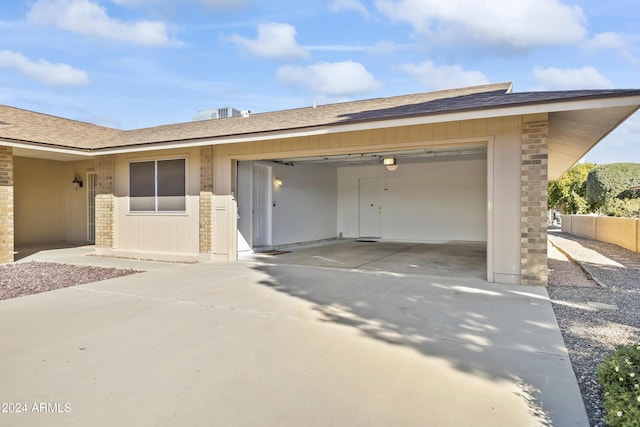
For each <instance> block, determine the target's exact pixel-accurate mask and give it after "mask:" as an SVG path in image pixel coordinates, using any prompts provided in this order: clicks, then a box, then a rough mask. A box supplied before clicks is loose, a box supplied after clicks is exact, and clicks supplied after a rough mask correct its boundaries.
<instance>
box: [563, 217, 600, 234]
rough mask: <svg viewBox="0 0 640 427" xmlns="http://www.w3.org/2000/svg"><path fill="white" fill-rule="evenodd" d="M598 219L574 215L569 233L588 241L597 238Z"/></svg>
mask: <svg viewBox="0 0 640 427" xmlns="http://www.w3.org/2000/svg"><path fill="white" fill-rule="evenodd" d="M596 219H597V217H595V216H592V215H573V216H572V218H571V231H569V233H571V234H575V235H576V236H580V237H585V238H587V239H595V238H596Z"/></svg>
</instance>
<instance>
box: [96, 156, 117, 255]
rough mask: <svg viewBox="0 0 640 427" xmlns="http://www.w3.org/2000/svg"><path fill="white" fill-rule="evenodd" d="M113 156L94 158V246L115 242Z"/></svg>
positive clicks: (108, 244)
mask: <svg viewBox="0 0 640 427" xmlns="http://www.w3.org/2000/svg"><path fill="white" fill-rule="evenodd" d="M115 166H116V159H115V156H98V157H97V158H96V247H97V248H105V249H112V248H113V247H114V244H115V203H116V199H115V181H114V177H115V173H116V170H115Z"/></svg>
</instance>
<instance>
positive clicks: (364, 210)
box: [359, 177, 382, 239]
mask: <svg viewBox="0 0 640 427" xmlns="http://www.w3.org/2000/svg"><path fill="white" fill-rule="evenodd" d="M359 193H360V237H373V238H377V239H379V238H381V237H382V178H380V177H374V178H360V191H359Z"/></svg>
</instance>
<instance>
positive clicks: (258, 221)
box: [251, 164, 271, 247]
mask: <svg viewBox="0 0 640 427" xmlns="http://www.w3.org/2000/svg"><path fill="white" fill-rule="evenodd" d="M270 175H271V170H270V168H269V167H267V166H262V165H256V164H254V165H253V200H252V202H253V203H252V205H253V215H252V216H253V223H252V226H253V227H252V228H253V229H252V233H251V234H252V237H253V247H258V246H270V245H271V191H270V190H271V185H270V184H271V180H270Z"/></svg>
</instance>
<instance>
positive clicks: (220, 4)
mask: <svg viewBox="0 0 640 427" xmlns="http://www.w3.org/2000/svg"><path fill="white" fill-rule="evenodd" d="M111 1H113V2H114V3H115V4H118V5H120V6H125V7H148V6H154V7H157V6H165V7H166V6H175V7H178V6H180V5H183V4H184V3H188V2H191V3H198V4H200V5H202V6H205V7H208V8H210V9H235V8H239V7H242V6H244V5H245V4H247V0H111Z"/></svg>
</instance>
